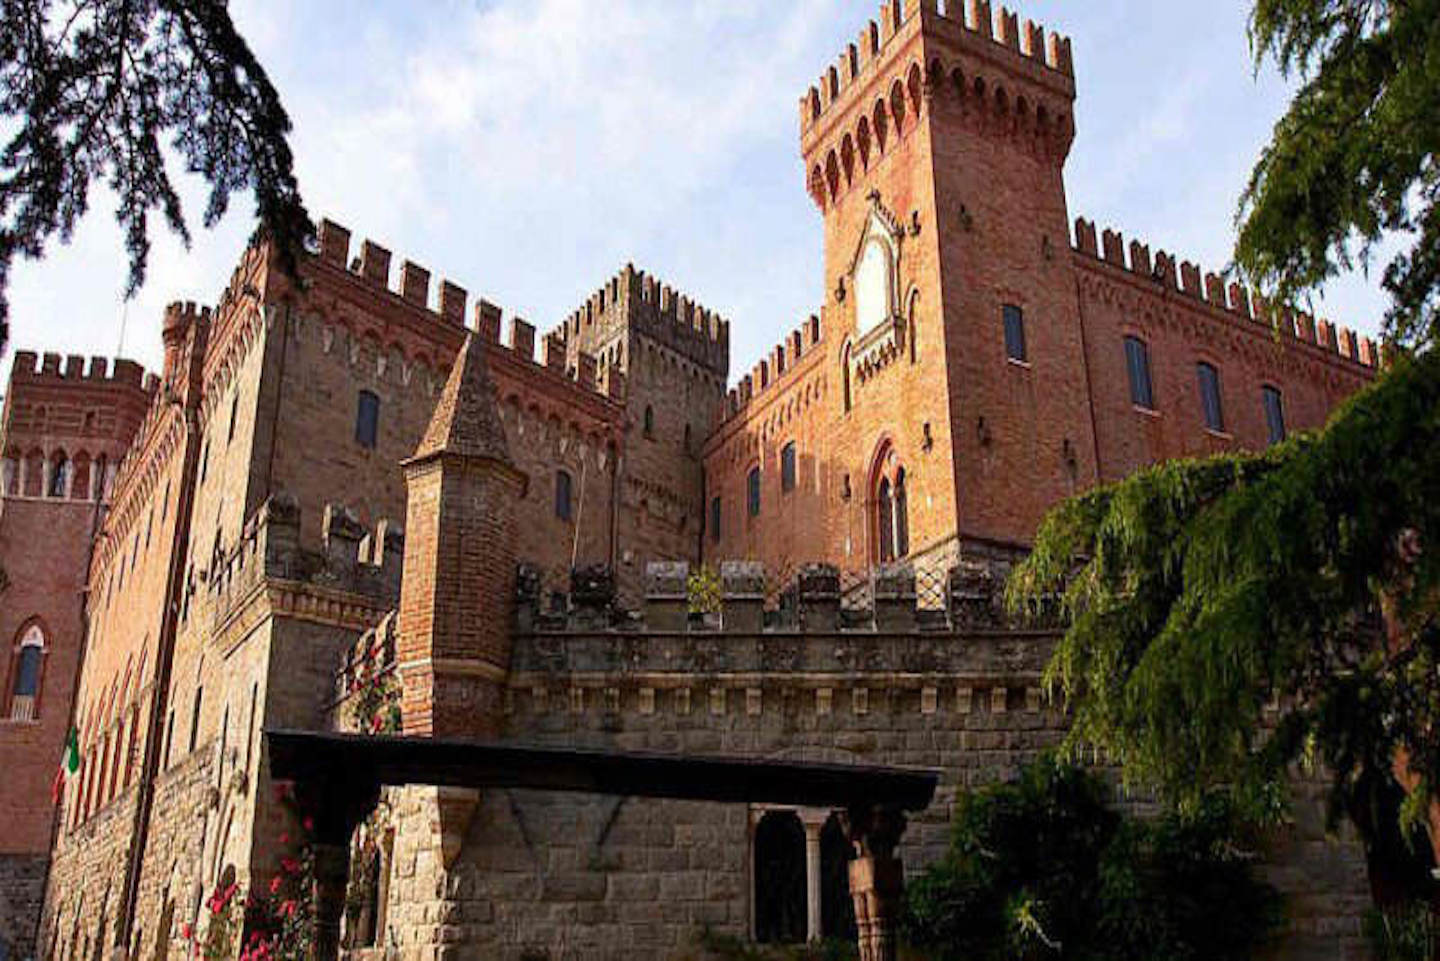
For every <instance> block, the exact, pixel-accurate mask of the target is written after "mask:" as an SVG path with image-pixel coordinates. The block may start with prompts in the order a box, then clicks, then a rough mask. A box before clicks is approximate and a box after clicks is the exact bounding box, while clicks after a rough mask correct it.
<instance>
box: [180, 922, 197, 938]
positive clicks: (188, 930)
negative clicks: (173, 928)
mask: <svg viewBox="0 0 1440 961" xmlns="http://www.w3.org/2000/svg"><path fill="white" fill-rule="evenodd" d="M194 934H195V929H194V928H192V927H190V922H189V921H185V922H183V923H182V924H181V925H180V937H182V938H184V939H185V940H186V941H189V940H190V938H191V936H192V935H194Z"/></svg>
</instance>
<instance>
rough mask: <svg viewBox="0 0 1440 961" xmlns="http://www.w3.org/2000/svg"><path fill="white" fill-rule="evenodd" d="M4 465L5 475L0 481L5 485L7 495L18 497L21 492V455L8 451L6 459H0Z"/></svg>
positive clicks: (0, 477) (0, 462)
mask: <svg viewBox="0 0 1440 961" xmlns="http://www.w3.org/2000/svg"><path fill="white" fill-rule="evenodd" d="M0 465H3V476H0V481H3V483H4V485H5V488H4V489H5V496H6V497H16V496H18V495H19V493H20V465H21V458H20V455H19V454H18V453H16V452H14V451H6V452H5V459H4V460H3V461H0Z"/></svg>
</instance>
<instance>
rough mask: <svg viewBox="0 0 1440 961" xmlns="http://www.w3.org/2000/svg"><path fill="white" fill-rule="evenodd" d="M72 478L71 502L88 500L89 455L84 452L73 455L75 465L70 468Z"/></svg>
mask: <svg viewBox="0 0 1440 961" xmlns="http://www.w3.org/2000/svg"><path fill="white" fill-rule="evenodd" d="M72 473H73V477H72V478H71V480H70V497H71V499H73V500H77V501H84V500H89V499H90V455H89V454H86V453H85V452H84V451H81V452H80V453H78V454H76V455H75V465H74V467H73V468H72Z"/></svg>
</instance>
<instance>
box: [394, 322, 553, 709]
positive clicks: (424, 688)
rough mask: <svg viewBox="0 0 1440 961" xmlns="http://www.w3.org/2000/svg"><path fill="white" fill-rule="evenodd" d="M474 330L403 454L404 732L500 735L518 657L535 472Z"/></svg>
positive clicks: (400, 639) (401, 628)
mask: <svg viewBox="0 0 1440 961" xmlns="http://www.w3.org/2000/svg"><path fill="white" fill-rule="evenodd" d="M486 349H487V348H486V345H485V342H484V341H483V339H481V338H478V337H474V336H471V337H469V338H468V339H467V340H466V343H465V346H464V347H463V348H462V350H461V353H460V356H459V357H458V358H457V359H456V362H455V366H454V368H453V369H452V370H451V373H450V378H449V380H448V381H447V382H446V384H445V388H444V391H443V392H442V393H441V395H440V401H439V403H438V405H437V406H436V408H435V414H434V416H433V417H432V418H431V421H430V426H429V428H428V429H427V430H426V432H425V436H424V437H423V438H422V439H421V441H420V446H419V447H418V448H417V449H416V451H415V454H414V456H413V457H411V458H410V459H409V460H408V461H406V462H405V465H404V467H405V482H406V487H407V490H408V495H409V500H408V505H407V509H406V515H405V516H406V537H405V573H404V580H403V582H402V585H401V589H400V612H399V625H398V626H399V637H398V662H399V664H400V671H401V679H402V682H403V686H404V695H403V702H402V709H403V714H404V726H405V733H406V734H412V735H415V734H419V735H433V736H450V737H455V736H470V737H476V736H491V735H494V734H495V733H497V731H498V729H499V724H500V716H501V704H500V690H501V687H502V686H503V684H504V682H505V679H506V674H507V672H508V670H509V667H510V611H511V605H512V598H513V596H514V593H515V534H516V531H515V527H516V524H515V518H516V506H515V502H516V501H517V499H519V498H520V497H522V496H523V495H524V491H525V485H526V478H525V475H524V474H522V473H521V472H520V471H519V470H517V469H516V467H515V466H514V462H513V461H512V460H511V457H510V450H509V445H508V444H507V443H506V439H505V429H504V425H503V424H502V423H501V422H500V415H499V412H498V411H497V409H496V406H495V398H494V393H493V387H492V386H491V383H490V376H489V372H488V370H487V366H486V356H485V355H486Z"/></svg>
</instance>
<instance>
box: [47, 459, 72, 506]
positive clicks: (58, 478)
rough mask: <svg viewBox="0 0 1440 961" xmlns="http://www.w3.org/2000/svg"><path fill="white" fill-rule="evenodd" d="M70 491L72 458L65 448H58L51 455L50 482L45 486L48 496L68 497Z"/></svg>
mask: <svg viewBox="0 0 1440 961" xmlns="http://www.w3.org/2000/svg"><path fill="white" fill-rule="evenodd" d="M69 491H70V459H69V458H68V457H66V456H65V452H64V451H63V450H57V451H56V452H55V453H54V454H52V455H51V457H50V482H49V484H48V485H47V487H46V488H45V496H46V497H66V496H68V495H69Z"/></svg>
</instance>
